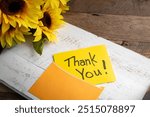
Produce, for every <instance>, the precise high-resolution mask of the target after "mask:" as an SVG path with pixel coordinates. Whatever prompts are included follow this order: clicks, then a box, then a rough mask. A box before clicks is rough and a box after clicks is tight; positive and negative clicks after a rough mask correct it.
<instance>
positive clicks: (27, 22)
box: [0, 0, 43, 34]
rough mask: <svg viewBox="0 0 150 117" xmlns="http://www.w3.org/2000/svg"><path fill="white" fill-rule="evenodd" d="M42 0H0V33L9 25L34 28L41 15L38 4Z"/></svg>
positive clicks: (7, 28)
mask: <svg viewBox="0 0 150 117" xmlns="http://www.w3.org/2000/svg"><path fill="white" fill-rule="evenodd" d="M42 2H43V0H1V1H0V23H1V28H2V34H4V33H5V32H6V31H7V30H9V29H10V27H11V26H12V27H14V28H16V26H19V27H21V26H23V27H26V28H28V27H32V28H35V27H36V25H37V24H38V19H39V18H41V17H42V12H41V9H40V5H41V4H42Z"/></svg>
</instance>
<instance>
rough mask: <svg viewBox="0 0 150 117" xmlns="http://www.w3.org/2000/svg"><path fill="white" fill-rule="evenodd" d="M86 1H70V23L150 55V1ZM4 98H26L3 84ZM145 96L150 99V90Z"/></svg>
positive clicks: (0, 86)
mask: <svg viewBox="0 0 150 117" xmlns="http://www.w3.org/2000/svg"><path fill="white" fill-rule="evenodd" d="M86 1H87V0H82V1H80V0H74V1H72V2H71V3H70V4H71V12H70V13H68V14H66V15H65V19H66V21H67V22H69V23H71V24H74V25H76V26H78V27H80V28H83V29H85V30H87V31H90V32H92V33H94V34H96V35H98V36H101V37H104V38H106V39H108V40H111V41H113V42H115V43H117V44H120V45H122V46H124V47H126V48H129V49H131V50H133V51H135V52H138V53H140V54H142V55H144V56H146V57H148V58H150V17H149V15H150V12H149V4H150V0H125V1H120V0H88V2H86ZM83 4H86V5H83ZM76 6H78V7H76ZM133 15H134V16H133ZM0 99H25V98H23V97H22V96H20V95H18V94H16V93H15V92H13V91H12V90H10V89H9V88H7V87H6V86H4V85H2V84H0ZM145 99H150V91H148V94H147V96H146V97H145Z"/></svg>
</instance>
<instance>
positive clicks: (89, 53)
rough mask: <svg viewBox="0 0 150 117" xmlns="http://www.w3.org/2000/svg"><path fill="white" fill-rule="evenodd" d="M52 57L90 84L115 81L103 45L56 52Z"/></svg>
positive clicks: (61, 65)
mask: <svg viewBox="0 0 150 117" xmlns="http://www.w3.org/2000/svg"><path fill="white" fill-rule="evenodd" d="M53 59H54V62H55V63H56V64H57V65H59V66H60V67H61V68H63V69H64V70H66V71H67V72H69V73H71V74H72V75H74V76H76V77H77V78H80V79H82V80H84V81H87V82H90V83H92V84H101V83H106V82H113V81H115V75H114V72H113V69H112V65H111V61H110V58H109V55H108V53H107V49H106V47H105V46H104V45H99V46H92V47H88V48H82V49H78V50H73V51H68V52H62V53H58V54H55V55H54V56H53Z"/></svg>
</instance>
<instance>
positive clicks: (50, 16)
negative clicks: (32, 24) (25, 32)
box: [34, 7, 64, 42]
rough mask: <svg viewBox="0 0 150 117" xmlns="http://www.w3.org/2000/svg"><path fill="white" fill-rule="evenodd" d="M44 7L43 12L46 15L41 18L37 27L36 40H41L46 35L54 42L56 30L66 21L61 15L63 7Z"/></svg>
mask: <svg viewBox="0 0 150 117" xmlns="http://www.w3.org/2000/svg"><path fill="white" fill-rule="evenodd" d="M43 8H44V9H42V12H43V14H44V15H43V18H42V19H40V20H39V25H38V26H37V27H36V32H35V33H34V36H35V39H34V42H37V41H39V40H40V39H41V38H42V36H46V37H47V39H48V40H49V41H51V42H53V41H55V39H56V36H55V34H54V32H55V30H56V29H58V28H59V27H60V26H61V25H62V24H63V23H64V22H63V20H62V19H63V16H62V15H61V9H60V8H57V9H56V8H55V9H51V8H49V7H47V8H46V7H43Z"/></svg>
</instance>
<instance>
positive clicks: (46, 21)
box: [41, 12, 52, 28]
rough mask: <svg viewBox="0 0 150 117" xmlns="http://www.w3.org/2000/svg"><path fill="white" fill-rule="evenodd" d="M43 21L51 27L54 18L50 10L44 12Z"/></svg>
mask: <svg viewBox="0 0 150 117" xmlns="http://www.w3.org/2000/svg"><path fill="white" fill-rule="evenodd" d="M41 21H42V22H43V25H44V26H46V27H48V28H50V26H51V24H52V20H51V17H50V15H49V13H48V12H45V13H44V17H43V18H42V19H41Z"/></svg>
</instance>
